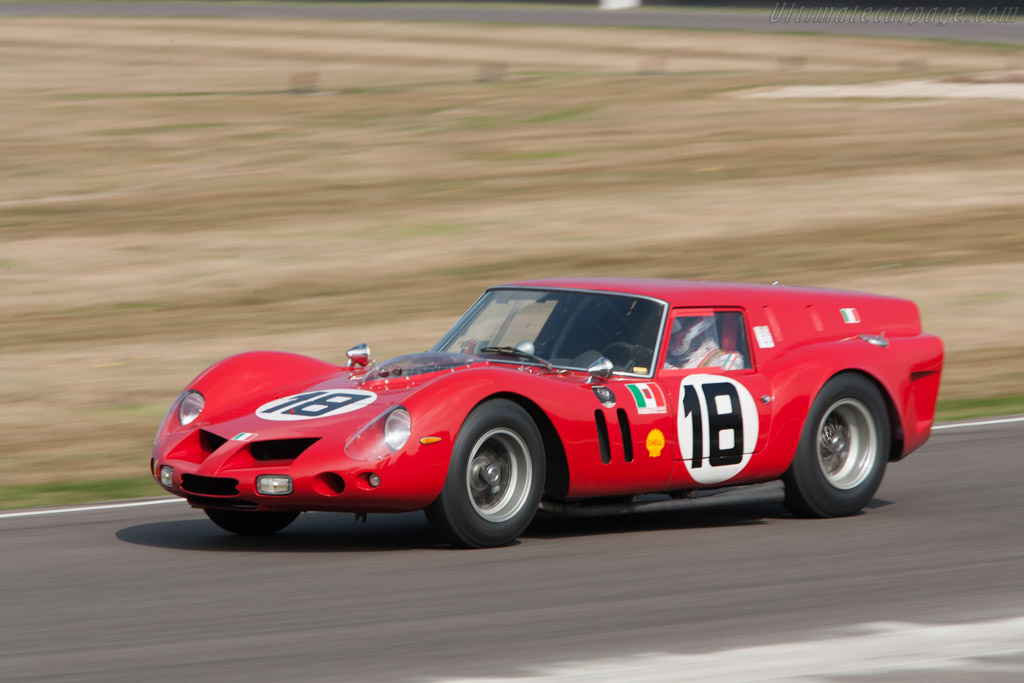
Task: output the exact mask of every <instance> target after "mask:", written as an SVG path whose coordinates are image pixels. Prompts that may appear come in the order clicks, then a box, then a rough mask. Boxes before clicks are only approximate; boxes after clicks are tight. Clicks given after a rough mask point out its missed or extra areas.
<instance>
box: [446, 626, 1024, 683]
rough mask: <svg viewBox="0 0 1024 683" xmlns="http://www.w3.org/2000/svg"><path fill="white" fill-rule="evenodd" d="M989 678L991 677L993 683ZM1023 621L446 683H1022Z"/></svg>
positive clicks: (851, 635)
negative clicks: (902, 682)
mask: <svg viewBox="0 0 1024 683" xmlns="http://www.w3.org/2000/svg"><path fill="white" fill-rule="evenodd" d="M988 674H992V676H989V675H988ZM1022 674H1024V617H1011V618H1008V619H999V620H994V621H981V622H970V623H960V624H937V625H930V624H913V623H899V622H878V623H868V624H858V625H856V626H852V627H850V628H849V629H843V630H842V631H839V632H837V631H835V630H833V632H832V635H831V637H828V638H826V639H823V640H815V639H814V638H806V639H801V640H799V641H795V642H789V643H778V644H772V645H754V646H748V647H739V648H734V649H731V650H711V651H708V652H704V653H693V654H669V653H650V654H637V655H633V656H621V657H614V658H611V657H609V658H607V659H596V660H594V659H592V660H589V661H582V662H565V663H561V664H549V665H543V666H533V667H528V668H527V669H526V670H525V671H522V672H516V675H514V676H508V675H507V674H506V675H505V676H495V677H478V678H454V679H453V678H449V679H446V681H445V683H618V682H619V681H682V680H688V681H705V682H707V683H711V682H715V683H719V682H721V683H766V682H769V681H770V682H776V683H815V682H818V683H820V682H821V681H824V680H833V679H839V678H842V679H844V680H845V679H850V680H852V679H853V678H854V677H856V678H857V679H858V680H861V678H863V679H864V680H883V681H885V680H894V679H896V678H902V677H903V676H910V677H912V679H913V680H916V681H926V680H931V679H935V678H943V679H944V680H964V681H979V680H997V678H998V680H1003V679H1005V680H1017V681H1019V680H1022V678H1021V676H1022Z"/></svg>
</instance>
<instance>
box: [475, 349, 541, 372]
mask: <svg viewBox="0 0 1024 683" xmlns="http://www.w3.org/2000/svg"><path fill="white" fill-rule="evenodd" d="M477 353H498V354H502V355H506V356H515V357H516V358H525V359H526V360H532V361H535V362H537V363H540V364H541V365H543V366H544V367H545V368H547V369H548V370H556V369H557V368H555V366H554V365H552V364H551V363H549V362H547V361H546V360H544V359H543V358H541V357H540V356H537V355H534V354H532V353H529V352H527V351H524V350H522V349H517V348H516V347H514V346H485V347H484V348H482V349H480V350H479V351H477Z"/></svg>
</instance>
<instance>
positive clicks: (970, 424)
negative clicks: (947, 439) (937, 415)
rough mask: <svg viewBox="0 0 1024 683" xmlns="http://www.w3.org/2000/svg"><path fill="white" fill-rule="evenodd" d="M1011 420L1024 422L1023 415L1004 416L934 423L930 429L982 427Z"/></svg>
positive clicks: (1007, 422)
mask: <svg viewBox="0 0 1024 683" xmlns="http://www.w3.org/2000/svg"><path fill="white" fill-rule="evenodd" d="M1011 422H1024V416H1021V417H1006V418H1001V419H999V420H985V421H983V422H953V423H951V424H944V425H935V426H934V427H932V431H935V430H936V429H963V428H967V427H984V426H986V425H1004V424H1009V423H1011Z"/></svg>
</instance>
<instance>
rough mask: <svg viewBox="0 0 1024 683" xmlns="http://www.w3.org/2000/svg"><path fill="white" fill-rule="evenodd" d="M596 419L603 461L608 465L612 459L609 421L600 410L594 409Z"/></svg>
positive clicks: (598, 443)
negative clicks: (609, 444)
mask: <svg viewBox="0 0 1024 683" xmlns="http://www.w3.org/2000/svg"><path fill="white" fill-rule="evenodd" d="M594 421H595V422H597V445H598V447H599V448H600V449H601V462H603V463H604V464H605V465H607V464H608V463H610V462H611V461H612V452H611V448H610V447H609V446H608V423H607V422H606V421H605V419H604V413H602V412H601V411H600V410H595V411H594Z"/></svg>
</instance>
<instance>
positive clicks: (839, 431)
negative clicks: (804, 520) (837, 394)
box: [817, 398, 878, 491]
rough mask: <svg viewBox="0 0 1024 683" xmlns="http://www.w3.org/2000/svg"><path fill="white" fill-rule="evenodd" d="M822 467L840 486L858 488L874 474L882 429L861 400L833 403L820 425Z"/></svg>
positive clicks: (831, 481)
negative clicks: (877, 425) (880, 430)
mask: <svg viewBox="0 0 1024 683" xmlns="http://www.w3.org/2000/svg"><path fill="white" fill-rule="evenodd" d="M817 444H818V466H819V467H820V468H821V472H822V474H824V475H825V479H826V480H827V481H828V483H829V484H831V485H832V486H834V487H836V488H837V489H843V490H844V491H845V490H849V489H852V488H855V487H857V486H858V485H860V484H861V483H863V482H864V480H865V479H867V478H868V475H869V474H871V469H872V466H873V465H874V462H875V458H876V457H877V456H878V431H877V430H876V429H875V421H874V419H872V417H871V411H870V410H868V407H867V406H866V405H864V404H863V403H861V402H860V401H858V400H856V399H853V398H844V399H843V400H841V401H837V402H836V403H833V404H832V406H831V407H830V408H829V409H828V412H826V413H825V416H824V417H822V418H821V422H820V423H819V425H818V439H817Z"/></svg>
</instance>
